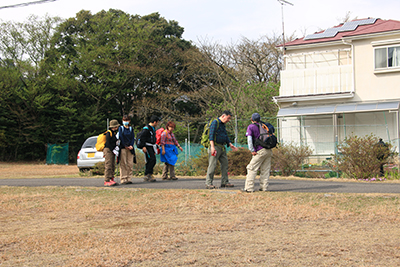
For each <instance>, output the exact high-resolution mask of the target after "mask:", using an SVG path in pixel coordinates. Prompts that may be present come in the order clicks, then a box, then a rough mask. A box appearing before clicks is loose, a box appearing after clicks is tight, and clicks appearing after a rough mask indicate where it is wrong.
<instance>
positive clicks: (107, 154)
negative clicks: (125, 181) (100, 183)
mask: <svg viewBox="0 0 400 267" xmlns="http://www.w3.org/2000/svg"><path fill="white" fill-rule="evenodd" d="M103 154H104V159H105V160H104V181H106V182H109V181H110V180H111V178H114V174H115V155H114V153H113V152H112V151H111V149H109V148H107V147H105V148H104V150H103Z"/></svg>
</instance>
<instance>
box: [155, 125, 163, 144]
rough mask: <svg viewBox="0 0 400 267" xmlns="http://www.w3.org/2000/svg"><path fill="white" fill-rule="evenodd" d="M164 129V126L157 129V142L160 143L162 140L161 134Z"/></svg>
mask: <svg viewBox="0 0 400 267" xmlns="http://www.w3.org/2000/svg"><path fill="white" fill-rule="evenodd" d="M163 131H164V128H160V129H158V130H157V131H156V144H157V145H160V141H161V134H162V132H163Z"/></svg>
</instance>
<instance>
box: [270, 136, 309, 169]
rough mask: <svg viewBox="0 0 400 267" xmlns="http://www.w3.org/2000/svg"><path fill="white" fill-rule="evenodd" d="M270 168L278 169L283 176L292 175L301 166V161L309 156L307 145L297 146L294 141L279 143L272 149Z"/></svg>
mask: <svg viewBox="0 0 400 267" xmlns="http://www.w3.org/2000/svg"><path fill="white" fill-rule="evenodd" d="M272 151H273V153H274V154H273V157H272V169H273V170H280V171H281V172H282V175H283V176H289V175H294V174H295V173H296V170H299V169H300V168H301V165H302V164H303V161H304V160H305V159H306V158H308V157H309V156H311V154H312V150H311V148H310V147H308V146H300V145H299V146H298V145H295V144H294V143H288V144H285V143H282V144H279V145H278V146H277V147H276V149H273V150H272Z"/></svg>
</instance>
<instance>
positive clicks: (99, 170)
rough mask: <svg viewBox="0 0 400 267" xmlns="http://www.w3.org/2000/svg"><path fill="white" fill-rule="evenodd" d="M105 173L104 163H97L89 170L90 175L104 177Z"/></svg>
mask: <svg viewBox="0 0 400 267" xmlns="http://www.w3.org/2000/svg"><path fill="white" fill-rule="evenodd" d="M104 171H105V165H104V162H97V163H96V164H95V165H94V166H93V169H91V170H90V172H91V173H92V175H104Z"/></svg>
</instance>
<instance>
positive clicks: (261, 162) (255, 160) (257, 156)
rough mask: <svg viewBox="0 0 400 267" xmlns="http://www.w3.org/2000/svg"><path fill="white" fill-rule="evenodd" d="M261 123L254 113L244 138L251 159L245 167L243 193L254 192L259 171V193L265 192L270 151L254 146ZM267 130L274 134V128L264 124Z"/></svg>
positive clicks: (268, 172)
mask: <svg viewBox="0 0 400 267" xmlns="http://www.w3.org/2000/svg"><path fill="white" fill-rule="evenodd" d="M260 122H261V116H260V114H258V113H254V114H253V115H252V116H251V124H250V125H249V126H248V127H247V131H246V136H247V144H248V147H249V150H250V151H251V154H252V155H253V157H252V158H251V161H250V163H249V164H248V165H247V176H246V183H245V187H244V188H243V191H245V192H249V193H251V192H254V180H255V178H256V176H257V172H258V170H260V189H259V190H260V191H267V189H268V179H269V174H270V171H271V159H272V149H266V148H263V147H262V146H259V145H254V142H255V140H256V139H257V138H258V137H259V136H260V130H259V123H260ZM265 124H266V126H267V127H268V129H269V132H270V133H271V134H273V133H274V132H275V128H274V126H272V125H271V124H270V123H265Z"/></svg>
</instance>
